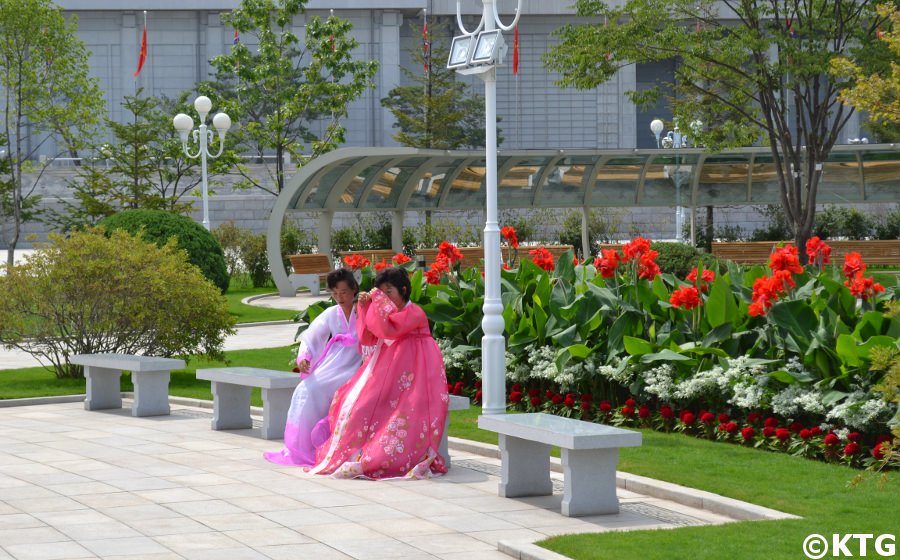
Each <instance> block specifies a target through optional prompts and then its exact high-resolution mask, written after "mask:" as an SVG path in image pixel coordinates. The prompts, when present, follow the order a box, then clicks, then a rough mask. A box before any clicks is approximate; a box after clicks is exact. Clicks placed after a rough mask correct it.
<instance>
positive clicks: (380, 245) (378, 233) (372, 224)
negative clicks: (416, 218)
mask: <svg viewBox="0 0 900 560" xmlns="http://www.w3.org/2000/svg"><path fill="white" fill-rule="evenodd" d="M391 229H392V225H391V216H390V214H386V213H372V214H359V218H358V219H357V220H356V222H355V223H354V224H353V225H352V226H348V227H344V228H338V229H336V230H334V231H333V232H332V234H331V252H332V256H333V257H334V258H335V259H336V258H338V257H339V256H340V255H339V253H340V252H341V251H361V250H364V249H390V248H391ZM404 234H406V232H404ZM306 252H310V251H306Z"/></svg>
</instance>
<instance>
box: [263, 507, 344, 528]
mask: <svg viewBox="0 0 900 560" xmlns="http://www.w3.org/2000/svg"><path fill="white" fill-rule="evenodd" d="M259 515H261V516H263V517H265V518H266V519H269V520H271V521H274V522H275V523H278V524H279V525H283V526H285V527H289V528H298V527H307V526H310V525H323V524H327V523H341V522H344V521H346V520H345V519H344V518H342V517H338V516H337V515H334V514H333V513H328V512H327V511H325V510H320V509H315V508H305V509H291V510H284V511H264V512H261V513H260V514H259Z"/></svg>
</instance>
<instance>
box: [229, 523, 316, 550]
mask: <svg viewBox="0 0 900 560" xmlns="http://www.w3.org/2000/svg"><path fill="white" fill-rule="evenodd" d="M225 534H226V535H228V536H229V537H231V538H232V539H234V540H236V541H238V542H240V543H243V544H245V545H247V546H250V547H253V548H256V549H259V548H260V547H263V546H275V545H300V544H310V543H314V542H315V541H314V540H313V539H311V538H310V537H307V536H306V535H303V534H302V533H300V532H298V531H294V530H292V529H287V528H285V527H278V528H275V529H241V530H236V531H225Z"/></svg>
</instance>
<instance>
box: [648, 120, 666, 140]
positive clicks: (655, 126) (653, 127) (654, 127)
mask: <svg viewBox="0 0 900 560" xmlns="http://www.w3.org/2000/svg"><path fill="white" fill-rule="evenodd" d="M663 128H665V124H663V122H662V121H661V120H659V119H653V120H652V121H650V132H652V133H653V134H655V135H656V136H659V135H660V134H662V131H663Z"/></svg>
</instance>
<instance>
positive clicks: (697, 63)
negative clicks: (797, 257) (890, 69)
mask: <svg viewBox="0 0 900 560" xmlns="http://www.w3.org/2000/svg"><path fill="white" fill-rule="evenodd" d="M720 10H721V11H720ZM577 11H578V15H580V16H587V17H593V18H595V20H594V21H597V20H596V18H598V17H599V21H598V22H597V23H587V24H578V25H575V24H570V25H567V26H565V27H563V28H561V29H559V30H557V31H556V35H557V36H558V37H559V38H560V39H561V42H560V43H559V44H558V45H557V46H556V47H554V48H553V49H551V50H550V52H549V53H547V55H546V56H545V58H544V61H545V63H546V65H547V66H548V67H549V68H551V69H553V70H556V71H558V72H560V73H561V74H562V78H561V80H560V83H561V84H562V85H566V86H575V87H578V88H593V87H596V86H597V85H599V84H601V83H603V82H605V81H607V80H608V79H610V78H611V77H612V76H613V75H614V74H615V73H616V72H617V71H618V69H619V68H621V67H622V66H624V65H626V64H633V63H646V62H653V61H661V60H670V59H674V60H676V61H677V67H676V71H675V83H674V84H671V87H672V90H673V91H674V96H673V97H672V99H671V104H672V107H673V113H674V115H675V118H676V121H677V122H680V123H693V122H694V121H696V120H699V121H701V122H702V123H706V124H707V125H708V126H706V127H703V128H701V129H699V130H697V131H692V136H694V137H696V138H697V140H699V141H700V142H701V143H702V144H703V145H704V146H707V147H709V148H710V149H711V150H713V151H715V150H719V149H722V148H725V147H733V146H740V145H746V144H749V143H754V142H757V141H762V142H763V143H764V144H766V145H767V146H768V147H769V148H770V150H771V154H772V158H773V167H774V169H773V171H774V173H775V174H776V176H777V181H778V183H779V185H780V191H781V202H782V206H783V208H784V212H785V215H786V217H787V221H788V224H789V226H790V228H791V231H792V233H793V235H794V238H795V240H796V241H797V243H798V246H799V247H800V248H801V250H803V249H804V248H805V242H806V239H808V238H809V236H810V233H811V232H812V229H813V225H814V223H815V210H816V195H817V193H818V189H819V184H820V181H821V178H822V171H823V168H824V166H823V163H824V162H825V160H826V158H827V157H828V155H829V153H830V151H831V149H832V147H833V146H834V144H835V142H836V141H837V140H838V138H839V137H840V133H841V129H842V128H843V127H844V125H845V124H846V123H847V120H848V119H849V118H850V116H851V115H852V113H853V108H852V107H846V106H844V105H842V104H841V103H840V102H839V101H838V95H839V93H840V92H841V91H842V90H844V89H846V88H848V87H852V86H853V85H854V84H855V82H856V79H855V77H852V76H851V77H846V78H843V79H832V78H830V77H829V76H828V75H827V71H828V68H829V63H830V62H831V61H832V60H833V59H835V58H836V57H838V56H844V57H847V58H849V59H850V60H852V61H854V62H856V63H857V64H860V66H861V67H862V68H864V69H868V70H870V71H874V70H876V69H879V68H882V67H883V66H884V63H883V62H880V61H881V60H883V58H884V54H885V52H884V47H883V46H879V45H877V43H879V41H877V40H876V32H877V29H878V28H879V26H880V25H881V24H882V22H883V21H884V18H883V17H881V16H879V15H878V14H877V13H875V10H874V4H873V3H871V2H869V1H866V0H859V1H857V0H803V1H800V0H774V1H764V0H742V1H741V2H735V1H733V0H725V1H724V2H718V1H715V0H699V1H698V0H661V1H651V0H626V1H625V2H624V4H623V5H622V6H621V7H616V6H611V5H607V4H604V3H602V2H600V1H597V0H579V1H578V3H577ZM720 14H721V16H720ZM720 17H721V18H722V19H720ZM604 21H606V22H608V25H604ZM630 95H631V99H632V100H633V101H634V102H636V103H639V104H640V103H646V102H648V101H652V100H655V99H656V98H658V97H659V95H660V92H659V90H658V89H656V90H649V91H647V92H641V93H638V92H631V93H630Z"/></svg>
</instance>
